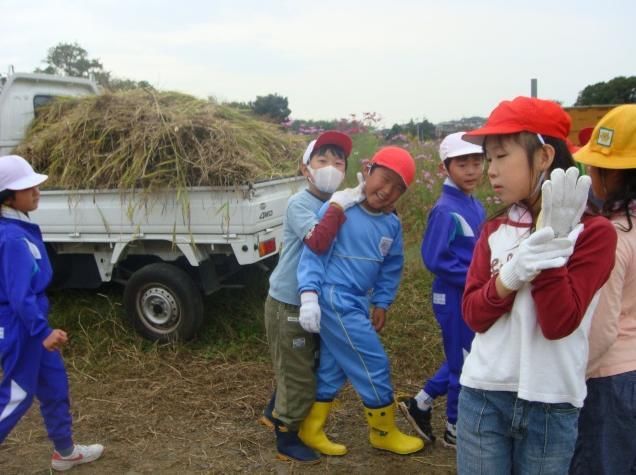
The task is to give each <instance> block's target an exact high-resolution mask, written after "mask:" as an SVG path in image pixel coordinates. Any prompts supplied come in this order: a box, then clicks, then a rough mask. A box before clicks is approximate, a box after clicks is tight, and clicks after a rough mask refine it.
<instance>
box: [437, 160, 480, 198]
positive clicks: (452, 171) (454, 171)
mask: <svg viewBox="0 0 636 475" xmlns="http://www.w3.org/2000/svg"><path fill="white" fill-rule="evenodd" d="M444 169H445V170H446V173H447V174H448V176H449V177H450V179H451V180H453V183H455V184H456V185H457V187H458V188H459V189H460V190H462V191H463V192H464V193H466V194H471V193H472V192H474V191H475V189H476V188H477V186H478V185H479V182H480V181H481V177H482V174H483V173H484V156H483V155H482V154H471V155H463V156H460V157H453V158H451V159H450V163H449V164H448V167H444Z"/></svg>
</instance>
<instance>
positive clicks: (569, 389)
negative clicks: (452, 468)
mask: <svg viewBox="0 0 636 475" xmlns="http://www.w3.org/2000/svg"><path fill="white" fill-rule="evenodd" d="M569 129H570V118H569V116H568V115H567V114H566V113H565V111H563V109H562V108H561V107H560V106H559V105H558V104H556V103H554V102H551V101H544V100H541V99H533V98H528V97H518V98H516V99H514V100H512V101H504V102H502V103H501V104H499V106H498V107H497V108H495V110H494V111H493V112H492V113H491V115H490V117H489V118H488V120H487V121H486V124H485V125H484V127H482V128H481V129H477V130H474V131H472V132H469V133H468V134H467V135H465V136H464V138H465V139H466V140H469V141H473V142H475V143H479V144H483V147H484V151H485V153H486V161H487V163H488V178H489V180H490V183H491V185H492V187H493V189H494V191H495V193H497V195H499V197H500V199H501V201H502V202H503V203H504V204H505V205H506V208H505V209H504V210H503V211H502V212H500V213H499V214H498V215H496V216H495V217H493V218H492V219H490V220H488V221H487V222H486V224H485V225H484V228H483V230H482V232H481V235H480V237H479V240H478V241H477V245H476V247H475V252H474V254H473V260H472V262H471V264H470V268H469V270H468V276H467V279H466V289H465V291H464V298H463V305H462V310H463V314H464V319H465V321H466V323H467V324H468V326H469V327H470V328H471V329H472V330H473V331H475V338H474V340H473V343H472V347H471V351H470V354H469V355H468V356H467V358H466V361H465V362H464V367H463V370H462V375H461V378H460V383H461V385H462V389H461V392H460V396H459V419H458V423H457V469H458V473H460V474H474V473H543V474H563V473H567V471H568V467H569V463H570V459H571V457H572V453H573V451H574V444H575V441H576V436H577V419H578V412H579V409H580V407H581V406H582V405H583V400H584V398H585V365H586V361H587V352H588V341H587V340H588V331H589V327H590V322H591V318H592V314H593V312H594V308H595V307H596V304H597V302H598V292H599V289H600V288H601V287H602V285H603V284H604V283H605V281H606V280H607V278H608V276H609V273H610V271H611V269H612V266H613V264H614V249H615V247H616V232H615V231H614V229H613V228H612V226H611V225H610V224H609V222H608V221H607V220H606V219H605V218H603V217H600V216H591V215H587V214H584V210H585V207H586V203H587V198H588V191H589V184H590V181H589V177H587V176H583V177H581V178H579V172H578V170H577V169H576V167H574V161H573V159H572V155H571V154H570V151H569V149H568V146H567V135H568V132H569ZM566 169H567V171H564V170H566ZM548 174H549V175H550V179H549V180H547V181H544V179H545V177H546V176H548Z"/></svg>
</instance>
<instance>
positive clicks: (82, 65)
mask: <svg viewBox="0 0 636 475" xmlns="http://www.w3.org/2000/svg"><path fill="white" fill-rule="evenodd" d="M42 62H43V63H46V64H47V66H46V67H45V68H44V69H40V68H38V69H36V70H35V72H40V73H48V74H59V75H66V76H74V77H88V75H89V74H90V73H94V74H98V73H104V67H103V66H102V63H101V62H100V61H99V60H97V59H89V58H88V52H87V51H86V50H85V49H84V48H82V47H81V46H80V45H78V44H77V43H60V44H58V45H57V46H53V47H52V48H49V51H48V54H47V55H46V59H45V60H43V61H42Z"/></svg>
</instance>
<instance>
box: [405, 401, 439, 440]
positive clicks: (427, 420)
mask: <svg viewBox="0 0 636 475" xmlns="http://www.w3.org/2000/svg"><path fill="white" fill-rule="evenodd" d="M398 406H399V408H400V411H402V414H404V417H406V420H407V421H409V423H410V424H411V426H413V429H415V432H417V433H418V434H419V435H420V437H423V438H424V439H425V440H427V441H429V442H435V436H434V435H433V428H432V427H431V414H432V413H433V408H430V409H429V410H428V411H423V410H422V409H420V408H419V407H417V401H416V400H415V398H410V399H407V400H405V401H400V403H399V404H398Z"/></svg>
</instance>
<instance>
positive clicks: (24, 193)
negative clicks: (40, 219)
mask: <svg viewBox="0 0 636 475" xmlns="http://www.w3.org/2000/svg"><path fill="white" fill-rule="evenodd" d="M14 193H15V194H14V195H13V196H12V197H11V198H7V199H6V200H5V204H6V205H8V206H11V207H12V208H13V209H15V210H17V211H21V212H23V213H29V212H30V211H35V210H36V209H37V208H38V204H39V202H40V189H39V188H38V187H37V186H34V187H32V188H27V189H26V190H17V191H15V192H14Z"/></svg>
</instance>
